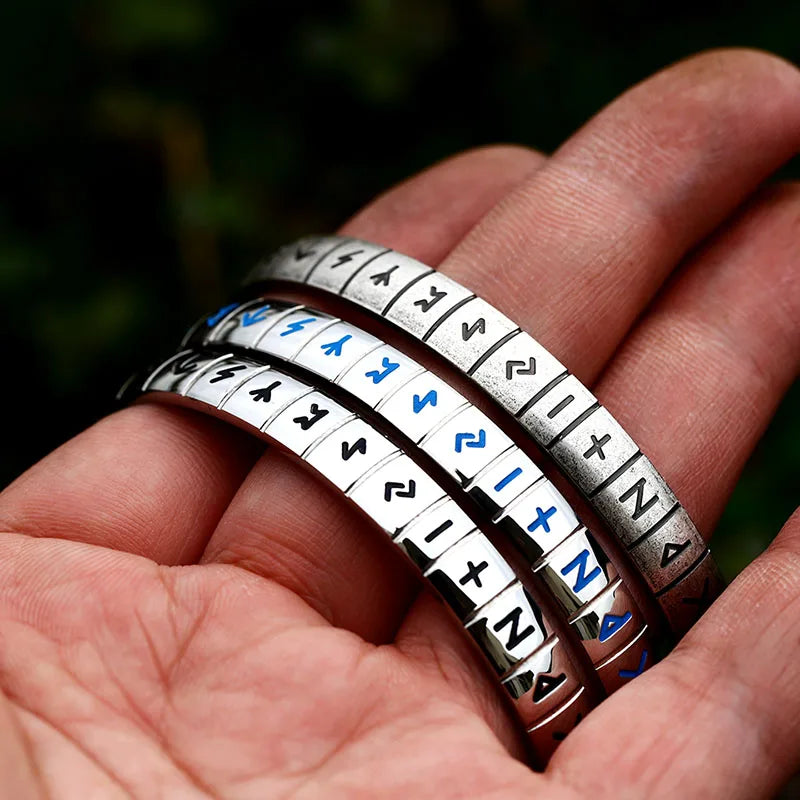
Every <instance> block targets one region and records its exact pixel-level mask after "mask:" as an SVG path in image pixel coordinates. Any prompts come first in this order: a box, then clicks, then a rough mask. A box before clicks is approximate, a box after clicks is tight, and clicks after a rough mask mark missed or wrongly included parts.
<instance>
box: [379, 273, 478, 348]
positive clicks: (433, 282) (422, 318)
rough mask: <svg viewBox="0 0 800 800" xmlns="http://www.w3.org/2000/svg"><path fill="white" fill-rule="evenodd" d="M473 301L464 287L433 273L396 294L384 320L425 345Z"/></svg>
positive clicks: (385, 313)
mask: <svg viewBox="0 0 800 800" xmlns="http://www.w3.org/2000/svg"><path fill="white" fill-rule="evenodd" d="M470 297H472V293H471V292H469V291H467V290H466V289H465V288H464V287H463V286H459V285H458V284H457V283H455V281H451V280H450V279H449V278H448V277H446V276H445V275H442V274H440V273H438V272H433V273H431V274H430V275H424V276H423V277H422V278H421V279H420V280H418V281H416V282H414V283H413V284H411V285H410V286H408V287H407V288H406V289H404V290H402V291H401V292H400V293H399V294H397V295H396V296H395V298H394V300H393V301H392V302H391V303H390V304H389V306H388V307H387V308H386V310H385V311H384V312H383V316H384V317H386V319H389V320H391V321H392V322H394V323H395V325H398V326H399V327H401V328H402V329H403V330H405V331H408V332H409V333H411V334H413V335H414V336H418V337H419V338H421V339H422V340H423V341H424V340H425V335H426V334H427V333H428V332H429V331H430V330H431V329H432V328H433V327H434V326H435V325H436V324H437V323H438V322H440V321H441V320H442V319H443V317H444V316H445V315H446V314H448V313H449V312H451V311H453V310H454V309H455V308H456V307H457V306H458V305H459V304H461V303H463V302H464V301H466V300H467V299H469V298H470Z"/></svg>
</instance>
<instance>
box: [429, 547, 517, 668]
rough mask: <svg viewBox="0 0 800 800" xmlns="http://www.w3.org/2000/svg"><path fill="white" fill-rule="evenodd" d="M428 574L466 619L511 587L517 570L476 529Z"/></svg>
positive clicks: (439, 590) (438, 559)
mask: <svg viewBox="0 0 800 800" xmlns="http://www.w3.org/2000/svg"><path fill="white" fill-rule="evenodd" d="M425 577H426V578H427V579H428V580H429V581H430V582H431V583H432V584H433V585H434V586H435V587H436V589H437V590H438V592H439V594H440V595H441V596H442V597H443V598H444V599H445V601H446V602H447V604H448V605H449V606H450V607H451V608H452V609H453V610H454V611H455V612H456V613H457V614H458V616H459V617H460V618H461V619H462V620H464V619H468V618H469V617H471V616H472V615H473V614H475V613H476V612H477V611H478V609H480V608H481V607H482V606H484V605H486V603H488V602H489V601H490V600H491V599H492V598H493V597H496V596H497V595H498V594H499V593H500V592H501V591H502V590H503V589H505V587H506V586H509V585H510V584H511V583H512V581H514V572H513V570H512V569H511V567H509V566H508V564H507V563H506V562H505V561H504V560H503V558H502V556H501V555H500V554H499V553H498V552H497V550H495V548H494V546H493V545H492V543H491V542H490V541H489V540H488V539H487V538H486V537H485V536H484V535H483V534H482V533H481V532H480V531H476V532H475V533H471V534H470V535H469V536H466V537H464V538H463V539H461V541H459V542H457V543H456V544H454V545H453V546H452V547H451V548H450V549H449V550H447V551H446V552H445V553H443V554H442V555H441V556H439V558H437V559H436V561H434V562H433V564H432V565H431V566H430V567H428V569H427V570H426V571H425ZM489 655H490V658H491V654H489Z"/></svg>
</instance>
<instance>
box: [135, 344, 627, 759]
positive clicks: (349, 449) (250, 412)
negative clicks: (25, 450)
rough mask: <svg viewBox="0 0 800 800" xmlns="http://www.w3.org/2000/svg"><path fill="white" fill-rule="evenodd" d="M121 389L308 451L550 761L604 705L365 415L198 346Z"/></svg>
mask: <svg viewBox="0 0 800 800" xmlns="http://www.w3.org/2000/svg"><path fill="white" fill-rule="evenodd" d="M123 392H124V393H125V396H126V397H131V398H132V399H135V400H137V401H141V400H144V401H147V400H157V401H161V402H172V403H179V404H182V405H187V406H190V407H192V408H195V409H198V410H201V411H204V412H205V413H210V414H213V415H215V416H219V417H221V418H223V419H225V420H227V421H229V422H233V423H234V424H236V425H238V426H239V427H242V428H244V429H246V430H248V431H250V432H251V433H254V434H256V435H258V436H259V437H260V438H262V439H264V440H266V441H268V442H269V443H271V444H276V445H278V446H279V447H280V448H282V449H283V450H285V451H287V452H289V453H292V454H294V455H295V456H297V457H299V458H300V459H301V461H302V462H303V463H305V464H306V465H308V466H309V467H311V468H313V469H314V470H316V471H317V472H318V473H319V474H320V475H322V476H323V477H325V478H326V479H327V480H328V481H329V482H330V483H331V484H332V485H333V486H335V487H336V488H337V489H339V490H340V491H342V492H343V493H344V494H345V496H346V497H347V498H348V499H349V500H350V501H351V502H352V503H353V504H355V506H356V507H358V508H359V509H360V510H361V511H362V513H363V514H364V515H365V516H366V517H367V518H368V519H370V520H371V521H372V522H373V523H374V524H376V525H377V526H378V527H379V528H381V529H382V530H384V531H385V532H386V533H387V534H389V536H390V537H391V538H392V540H393V541H394V542H395V543H396V544H397V545H398V546H399V548H400V549H401V550H402V551H403V552H404V553H405V554H406V556H407V557H408V558H409V559H410V560H411V562H412V563H413V564H414V565H415V566H416V567H418V568H419V569H420V570H421V571H422V573H423V575H424V576H425V577H426V578H427V579H428V581H429V582H430V583H431V584H432V586H433V587H434V588H435V590H436V591H437V593H438V594H439V595H440V596H441V597H442V598H443V600H444V601H445V603H446V604H447V605H448V606H449V607H450V608H451V609H452V610H453V611H454V612H455V614H456V615H457V616H458V618H459V619H460V620H461V622H462V624H463V625H464V627H465V628H466V630H467V631H468V632H469V633H470V635H471V637H472V639H473V640H474V641H475V642H476V643H477V645H478V646H479V648H480V649H481V650H482V652H483V654H484V656H485V657H486V658H487V659H488V661H489V663H490V665H491V666H492V668H493V670H494V671H495V672H496V673H497V674H498V675H499V676H500V678H501V682H502V684H503V686H504V687H505V689H506V691H507V693H508V695H509V697H510V698H511V700H512V702H513V705H514V707H515V709H516V712H517V714H518V715H519V718H520V720H521V721H522V724H523V725H524V726H525V729H526V731H527V733H528V737H529V740H530V742H531V745H532V748H533V749H534V753H535V754H536V755H537V756H538V757H539V759H541V760H542V761H546V759H547V758H548V757H549V755H550V754H551V753H552V751H553V750H554V749H555V747H556V746H557V745H558V743H559V742H560V741H561V740H562V739H563V738H564V737H565V736H566V734H567V733H568V732H569V730H571V729H572V728H573V727H574V726H575V725H576V724H577V723H578V722H579V721H580V720H581V719H582V717H583V716H584V715H585V714H586V713H588V711H589V710H591V708H592V707H593V706H594V705H596V698H595V697H594V696H593V694H594V693H593V691H592V689H591V686H587V681H586V680H584V679H582V677H581V672H580V669H579V668H576V661H575V659H574V658H573V656H572V652H571V650H570V647H569V645H568V643H567V642H566V641H563V640H562V638H561V637H560V636H559V635H558V634H557V633H554V626H552V625H551V624H550V622H549V621H548V620H546V618H545V615H544V614H543V612H542V610H541V609H540V607H539V606H538V604H537V603H536V602H535V600H534V599H533V597H532V595H531V594H530V593H529V591H528V590H527V588H526V587H525V586H524V585H523V583H521V582H520V581H519V580H518V579H517V577H516V576H515V573H514V571H513V569H512V568H511V567H510V566H509V564H508V563H507V562H506V561H505V559H504V558H503V557H502V555H501V554H500V553H499V552H498V550H497V549H496V548H495V547H494V546H493V545H492V543H491V542H490V540H489V539H488V538H487V537H486V536H485V535H484V533H483V532H482V531H481V530H480V529H479V528H478V527H477V526H476V525H475V523H474V521H473V520H472V519H471V518H470V516H468V515H467V514H466V513H465V512H464V511H463V510H462V509H461V508H460V506H459V505H458V504H457V503H456V502H455V501H454V500H453V499H452V498H451V497H449V496H448V494H447V492H446V491H445V490H444V489H443V488H442V487H441V486H440V485H439V484H438V483H437V482H436V481H435V480H433V479H432V478H431V477H430V476H429V475H428V473H427V472H425V470H423V469H422V468H421V467H420V466H419V465H418V464H417V463H416V462H415V461H414V460H413V459H412V458H410V457H409V456H408V455H407V454H406V453H404V452H403V451H402V450H400V449H399V448H398V447H396V446H395V445H394V444H393V443H392V442H391V441H390V440H389V439H388V438H386V437H385V436H384V435H383V434H382V433H380V432H379V431H378V430H376V429H375V428H374V427H373V426H372V425H371V424H370V423H369V422H367V421H366V420H365V419H363V418H362V417H360V416H359V415H356V414H354V413H352V412H351V411H349V410H348V409H347V408H345V407H343V406H342V405H341V404H339V403H338V402H336V401H335V400H334V399H332V398H331V397H329V396H328V395H326V394H325V393H324V392H322V391H320V390H319V389H317V388H315V387H314V386H313V385H311V384H309V383H307V382H304V381H301V380H299V379H298V378H296V377H295V376H293V375H290V374H288V373H287V372H285V371H283V370H280V369H277V368H275V367H273V366H270V365H264V364H262V363H259V362H258V361H255V360H254V359H249V358H242V357H240V356H238V355H235V354H231V353H224V354H222V355H218V354H215V353H211V352H208V351H203V350H199V349H191V350H184V351H181V352H179V353H178V354H177V355H175V356H172V357H171V358H169V359H168V360H166V361H165V362H163V363H162V364H160V365H159V366H157V367H156V368H155V369H154V370H152V371H151V372H149V374H148V375H147V376H146V377H145V378H144V379H134V380H132V381H131V382H129V384H128V385H127V386H126V387H125V388H124V390H123ZM627 655H628V649H626V650H625V651H624V652H622V653H619V654H617V655H616V656H615V658H614V663H615V664H617V663H618V662H624V663H627V660H628V659H626V656H627ZM619 671H620V672H625V669H620V670H619ZM629 671H630V672H631V673H633V672H634V671H635V670H629ZM623 677H624V676H623ZM629 677H633V674H631V675H630V676H629Z"/></svg>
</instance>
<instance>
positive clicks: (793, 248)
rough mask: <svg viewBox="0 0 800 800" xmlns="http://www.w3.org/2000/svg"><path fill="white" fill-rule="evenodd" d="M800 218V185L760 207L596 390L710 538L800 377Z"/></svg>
mask: <svg viewBox="0 0 800 800" xmlns="http://www.w3.org/2000/svg"><path fill="white" fill-rule="evenodd" d="M798 222H800V185H786V186H781V187H777V188H775V189H772V190H770V191H768V192H765V193H764V194H762V195H761V196H760V197H759V198H757V199H756V200H754V201H753V203H752V204H751V205H750V206H749V208H747V209H746V210H745V211H743V212H742V213H741V214H740V215H739V216H738V217H737V218H735V219H734V220H733V221H732V222H731V223H730V224H729V225H728V226H727V227H726V229H725V230H724V231H722V232H720V233H719V235H717V236H716V237H715V238H714V239H713V240H712V241H711V242H710V244H709V245H708V246H707V247H706V248H705V249H703V250H702V251H701V252H699V253H698V254H697V255H695V256H694V257H693V258H692V259H691V261H690V262H689V263H688V264H687V265H686V267H685V269H684V270H683V271H682V273H681V274H680V276H679V277H678V280H676V281H675V282H674V284H672V285H671V286H670V288H669V290H668V291H667V292H666V293H665V294H664V295H662V297H661V299H660V300H659V302H658V303H657V304H656V305H655V306H654V308H653V309H652V310H651V311H650V312H649V313H648V314H647V316H646V317H644V318H643V320H642V321H641V323H640V324H639V326H638V327H637V329H636V330H635V331H634V332H633V334H632V335H631V336H630V337H629V339H628V340H627V341H626V343H625V344H624V346H623V347H622V349H621V350H620V351H619V353H618V355H617V357H616V358H615V359H614V362H613V363H612V365H611V366H610V367H609V369H608V371H607V373H606V374H605V375H604V376H603V378H602V380H601V381H600V383H599V384H598V386H597V387H596V392H597V395H598V397H599V398H600V399H601V401H602V402H603V403H604V404H605V405H607V406H608V407H609V408H610V409H612V411H613V413H614V414H615V415H617V416H618V417H619V419H620V421H621V422H622V424H623V425H624V426H625V427H627V428H628V430H629V431H630V432H631V434H632V435H633V436H634V438H635V439H636V441H637V443H638V444H639V445H640V447H641V448H642V450H643V451H644V452H645V453H647V455H648V456H650V458H651V460H652V461H654V463H656V464H658V466H659V469H660V470H661V471H662V472H663V474H664V475H665V477H666V478H667V479H668V481H669V483H670V485H671V486H672V487H673V489H674V490H675V492H676V494H677V495H678V497H680V499H681V502H682V503H683V504H684V505H685V506H686V508H687V510H688V511H689V512H690V515H691V516H692V519H694V520H695V522H696V523H697V525H698V527H699V528H700V530H701V531H702V532H704V533H705V535H706V536H710V534H711V531H712V530H713V528H714V525H715V523H716V521H717V519H718V517H719V515H720V513H721V511H722V509H723V506H724V503H725V501H726V499H727V497H728V496H729V494H730V492H731V491H732V490H733V487H734V485H735V482H736V480H737V478H738V476H739V473H740V471H741V469H742V467H743V466H744V463H745V461H746V460H747V458H748V456H749V455H750V453H751V451H752V450H753V448H754V447H755V445H756V443H757V441H758V440H759V438H760V437H761V435H762V433H763V432H764V429H765V427H766V426H767V424H768V423H769V420H770V419H771V418H772V415H773V414H774V412H775V409H776V407H777V405H778V403H779V402H780V400H781V398H782V397H783V395H784V393H785V392H786V390H787V389H788V388H789V386H790V385H791V383H792V382H793V381H794V379H795V378H796V376H797V374H798V371H799V370H800V239H798V236H797V232H798ZM641 398H646V403H642V402H641Z"/></svg>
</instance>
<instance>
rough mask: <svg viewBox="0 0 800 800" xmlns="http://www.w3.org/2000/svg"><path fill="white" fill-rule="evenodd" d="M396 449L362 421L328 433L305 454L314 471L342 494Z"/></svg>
mask: <svg viewBox="0 0 800 800" xmlns="http://www.w3.org/2000/svg"><path fill="white" fill-rule="evenodd" d="M398 452H399V451H398V449H397V448H396V447H395V446H394V445H393V444H392V443H391V442H390V441H389V440H388V439H387V438H386V437H385V436H381V435H380V434H379V433H378V432H377V431H376V430H375V428H373V427H372V426H371V425H368V424H367V423H366V422H364V420H362V419H351V420H350V421H349V422H345V424H344V425H342V426H341V427H339V428H336V429H335V430H333V431H331V433H329V434H328V435H327V436H325V437H324V438H323V439H321V440H320V441H318V442H317V443H316V444H315V445H313V446H312V447H311V449H310V450H309V451H308V452H307V453H306V454H305V456H304V461H307V462H308V463H309V464H310V465H311V466H312V467H314V469H316V470H317V471H318V472H321V473H322V474H323V475H326V476H327V477H328V479H329V480H330V481H331V482H332V483H333V485H334V486H336V487H337V488H338V489H341V490H342V491H343V492H346V491H347V490H348V489H349V488H350V487H351V486H352V485H353V484H354V483H355V482H356V481H357V480H358V479H359V478H361V477H362V476H363V475H364V474H365V473H366V472H368V471H369V470H371V469H372V468H373V467H374V466H376V465H377V464H379V463H381V462H382V461H386V459H388V458H389V457H390V456H393V455H395V454H397V453H398Z"/></svg>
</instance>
